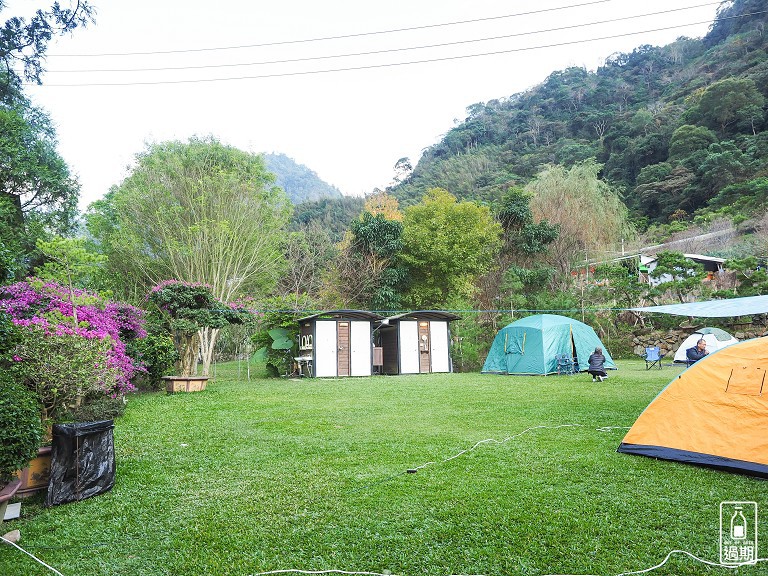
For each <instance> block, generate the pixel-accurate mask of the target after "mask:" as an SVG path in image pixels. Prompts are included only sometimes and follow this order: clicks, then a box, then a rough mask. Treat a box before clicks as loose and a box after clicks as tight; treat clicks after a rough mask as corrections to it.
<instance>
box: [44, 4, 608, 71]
mask: <svg viewBox="0 0 768 576" xmlns="http://www.w3.org/2000/svg"><path fill="white" fill-rule="evenodd" d="M611 1H612V0H592V1H591V2H583V3H581V4H572V5H568V6H558V7H556V8H542V9H540V10H531V11H529V12H517V13H515V14H505V15H502V16H488V17H486V18H474V19H471V20H457V21H455V22H443V23H440V24H425V25H423V26H412V27H409V28H393V29H391V30H378V31H373V32H357V33H354V34H341V35H339V36H321V37H318V38H303V39H298V40H280V41H277V42H264V43H261V44H245V45H242V46H221V47H214V48H189V49H184V50H157V51H151V52H116V53H103V54H58V55H56V56H58V57H66V58H91V57H101V56H151V55H155V54H186V53H191V52H214V51H219V50H241V49H245V48H264V47H267V46H281V45H287V44H304V43H309V42H323V41H327V40H343V39H346V38H360V37H364V36H378V35H383V34H394V33H399V32H411V31H413V30H427V29H430V28H441V27H445V26H457V25H460V24H474V23H477V22H489V21H492V20H503V19H506V18H517V17H518V16H531V15H533V14H543V13H546V12H556V11H559V10H568V9H570V8H581V7H583V6H591V5H593V4H605V3H606V2H611ZM49 57H54V55H51V56H49Z"/></svg>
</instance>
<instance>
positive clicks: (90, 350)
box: [0, 278, 145, 416]
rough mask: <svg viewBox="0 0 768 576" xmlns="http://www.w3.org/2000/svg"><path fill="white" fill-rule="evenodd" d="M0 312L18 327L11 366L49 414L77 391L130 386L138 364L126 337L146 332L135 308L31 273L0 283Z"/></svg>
mask: <svg viewBox="0 0 768 576" xmlns="http://www.w3.org/2000/svg"><path fill="white" fill-rule="evenodd" d="M0 312H5V313H6V314H7V315H8V316H10V318H11V322H12V323H13V324H14V325H16V326H17V327H20V328H21V330H19V333H20V335H21V341H20V342H19V343H17V344H16V345H15V346H14V348H13V353H12V362H11V366H12V369H13V370H14V372H16V373H17V375H18V376H20V377H21V378H22V379H23V380H24V381H25V382H26V383H27V385H28V386H29V387H30V388H32V389H33V390H37V392H38V394H39V395H40V398H41V401H42V402H43V404H44V407H45V409H46V412H47V413H48V414H47V415H48V416H54V415H55V414H53V412H55V411H56V410H57V409H59V408H60V407H62V406H63V405H65V404H67V403H68V402H70V401H71V400H72V398H73V397H74V396H76V395H80V394H84V393H85V394H87V393H89V392H94V391H102V392H105V393H107V394H108V395H110V396H112V397H115V396H119V395H122V394H125V393H126V392H131V391H133V390H134V387H133V385H132V384H131V378H132V377H133V376H134V375H135V374H136V372H137V371H140V370H141V369H142V368H141V365H140V364H139V363H137V362H135V361H134V360H133V359H132V358H131V357H130V356H129V355H128V354H127V353H126V341H127V340H129V339H131V338H141V337H143V336H144V335H145V332H144V328H143V323H144V320H143V313H142V312H141V310H139V309H138V308H135V307H133V306H130V305H128V304H122V303H116V302H108V301H105V300H104V299H103V298H101V297H100V296H98V295H96V294H92V293H89V292H86V291H84V290H74V291H73V292H72V293H70V291H69V290H68V289H67V288H64V287H63V286H60V285H58V284H56V283H54V282H43V281H41V280H38V279H34V278H31V279H27V280H26V281H23V282H17V283H16V284H11V285H9V286H3V287H0Z"/></svg>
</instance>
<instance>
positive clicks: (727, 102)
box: [390, 0, 768, 225]
mask: <svg viewBox="0 0 768 576" xmlns="http://www.w3.org/2000/svg"><path fill="white" fill-rule="evenodd" d="M767 11H768V2H767V1H766V0H734V1H728V2H723V3H722V4H721V6H720V8H719V10H718V17H717V19H716V20H715V22H714V23H713V24H712V25H711V27H710V31H709V33H708V34H707V35H706V36H705V37H704V38H701V39H693V38H685V37H681V38H679V39H678V40H677V41H676V42H674V43H672V44H670V45H668V46H664V47H654V46H648V45H645V46H640V47H638V48H636V49H635V50H633V51H632V52H631V53H630V54H615V55H613V56H611V57H610V58H608V59H607V60H606V62H605V65H604V66H602V67H600V68H598V70H596V71H595V72H590V71H587V70H585V69H583V68H568V69H566V70H560V71H557V72H553V73H552V74H550V75H549V76H548V77H547V78H546V79H545V80H544V81H543V82H542V83H541V84H539V85H538V86H535V87H534V88H531V89H530V90H528V91H526V92H523V93H519V94H514V95H512V96H510V97H506V98H499V99H497V100H491V101H489V102H486V103H478V104H473V105H471V106H469V107H468V108H467V113H468V116H467V118H466V119H465V120H464V121H463V122H462V123H460V124H458V125H456V126H455V127H454V128H452V129H451V130H450V131H449V132H447V133H446V135H445V136H444V137H443V139H442V140H441V141H440V142H438V143H437V144H435V145H434V146H432V147H430V148H429V149H427V150H426V152H425V153H424V154H423V156H422V157H421V159H420V160H419V162H418V164H417V165H416V166H415V168H414V170H413V172H412V173H411V174H410V175H409V176H408V178H406V179H405V180H404V181H403V182H401V183H400V184H399V185H397V186H395V187H393V188H392V189H391V190H390V193H392V194H393V195H395V196H396V197H397V198H398V199H399V200H400V202H401V203H402V204H403V205H409V204H414V203H416V202H418V201H419V200H420V199H421V198H422V196H423V194H424V193H425V192H426V191H427V190H428V189H429V188H432V187H435V186H439V187H442V188H445V189H447V190H449V191H450V192H452V193H453V194H455V195H456V196H457V197H459V198H465V199H475V200H480V201H484V202H496V201H498V199H499V198H500V197H501V195H502V194H503V192H504V191H505V190H507V189H509V188H510V187H512V186H516V185H523V184H525V183H527V182H528V181H529V180H530V179H531V178H532V177H533V176H534V175H536V174H537V173H538V172H540V171H541V169H542V168H543V167H544V166H546V165H548V164H561V165H563V166H565V167H570V166H572V165H574V164H575V163H577V162H579V161H582V160H586V159H590V158H594V159H596V160H597V162H599V163H600V164H602V165H603V169H602V173H601V175H602V177H603V178H604V179H605V180H606V181H607V182H608V183H610V184H614V185H617V186H619V187H620V189H621V190H622V191H623V194H624V198H625V201H626V203H627V205H628V207H629V208H630V210H631V213H632V214H633V216H634V217H635V218H636V220H637V221H638V223H640V224H641V225H642V224H643V223H644V222H645V223H650V222H668V221H671V220H689V219H692V218H693V216H694V215H695V213H696V212H697V210H700V209H702V208H705V207H708V208H710V209H711V210H717V209H719V210H724V211H731V212H732V213H733V211H734V210H736V211H738V210H741V211H742V212H754V210H755V209H756V208H759V207H760V205H762V204H764V203H765V202H766V200H765V198H766V196H767V195H766V192H767V191H768V179H767V178H766V176H768V122H767V121H766V102H767V101H768V34H767V33H766V31H765V23H766V19H767ZM734 202H735V206H734Z"/></svg>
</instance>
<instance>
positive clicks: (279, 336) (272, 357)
mask: <svg viewBox="0 0 768 576" xmlns="http://www.w3.org/2000/svg"><path fill="white" fill-rule="evenodd" d="M312 305H313V303H312V302H311V301H310V300H309V299H308V298H307V297H306V296H305V299H303V300H302V301H300V302H298V303H297V302H296V301H295V299H294V298H293V297H292V296H291V295H288V296H273V297H270V298H267V299H265V300H264V301H263V302H262V304H261V308H263V310H264V312H263V316H262V317H260V318H259V321H258V329H257V331H256V333H255V334H254V335H253V336H252V337H251V341H252V342H253V346H254V348H256V353H255V354H254V360H256V361H259V362H265V363H266V365H267V369H268V371H269V373H270V375H272V376H279V375H282V374H288V373H289V372H290V370H291V366H292V362H293V356H294V354H293V349H294V347H295V344H296V342H297V341H298V334H299V324H298V319H299V318H300V317H302V316H306V315H307V314H308V310H309V309H310V308H312ZM273 334H274V336H273ZM275 342H280V344H279V345H278V347H273V344H274V343H275ZM289 344H290V346H289Z"/></svg>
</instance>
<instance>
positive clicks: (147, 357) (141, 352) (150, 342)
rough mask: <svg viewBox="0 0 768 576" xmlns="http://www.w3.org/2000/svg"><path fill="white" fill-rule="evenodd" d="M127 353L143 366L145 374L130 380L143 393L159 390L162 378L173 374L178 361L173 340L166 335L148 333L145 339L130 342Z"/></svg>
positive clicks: (141, 373)
mask: <svg viewBox="0 0 768 576" xmlns="http://www.w3.org/2000/svg"><path fill="white" fill-rule="evenodd" d="M148 328H149V326H148ZM128 351H129V353H130V354H131V356H132V357H133V358H136V359H137V360H139V361H141V362H142V364H143V365H144V369H145V372H140V373H138V374H137V375H136V376H135V377H134V379H133V380H132V383H133V385H134V386H136V388H138V389H139V390H143V391H152V390H161V389H162V388H163V387H164V385H163V380H162V378H163V376H168V375H170V374H172V373H173V368H174V365H175V364H176V361H177V360H178V359H179V355H178V352H176V348H175V346H174V345H173V338H172V337H171V336H169V335H168V334H152V333H149V334H147V336H146V337H145V338H138V339H136V340H134V341H132V342H131V343H130V346H129V350H128Z"/></svg>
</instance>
